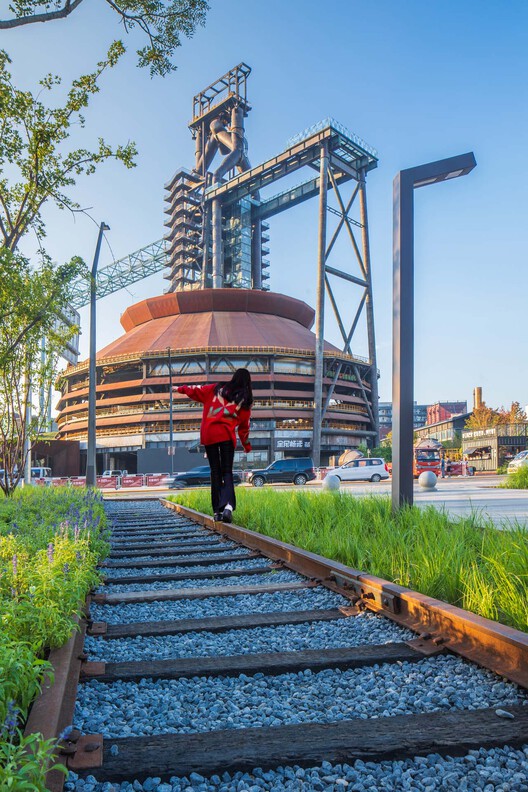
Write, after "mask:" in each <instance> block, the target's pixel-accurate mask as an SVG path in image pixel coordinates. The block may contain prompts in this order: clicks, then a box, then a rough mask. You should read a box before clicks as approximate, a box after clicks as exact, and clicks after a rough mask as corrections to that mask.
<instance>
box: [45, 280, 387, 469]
mask: <svg viewBox="0 0 528 792" xmlns="http://www.w3.org/2000/svg"><path fill="white" fill-rule="evenodd" d="M314 315H315V314H314V311H313V309H312V308H310V306H308V305H307V304H306V303H304V302H302V301H301V300H297V299H294V298H292V297H287V296H285V295H282V294H275V293H273V292H267V291H260V290H255V289H232V288H219V289H197V290H187V291H179V292H173V293H169V294H165V295H163V296H160V297H154V298H151V299H147V300H143V301H142V302H139V303H136V304H135V305H132V306H130V307H129V308H128V309H127V310H126V311H125V312H124V314H123V316H122V317H121V324H122V325H123V327H124V330H125V333H124V335H122V336H121V337H120V338H118V339H116V340H115V341H113V342H112V343H111V344H109V345H108V346H106V347H105V348H104V349H102V350H101V351H100V352H99V353H98V355H97V388H96V394H97V396H96V418H97V460H98V461H97V468H98V469H99V470H102V469H108V468H116V469H120V468H126V469H127V470H128V471H129V472H135V471H137V472H152V471H160V472H161V471H165V470H168V468H169V464H168V456H167V450H168V447H169V441H170V395H169V394H170V383H171V379H172V384H173V385H179V384H202V383H206V382H219V381H220V382H221V381H226V380H228V379H229V378H230V376H231V374H232V373H233V371H234V370H235V369H237V368H241V367H244V368H247V369H249V371H250V372H251V376H252V380H253V396H254V405H253V410H252V422H251V436H250V438H251V443H252V447H253V451H252V452H251V453H250V454H249V455H248V456H247V457H246V455H245V454H244V453H243V452H242V451H241V450H240V452H237V454H236V456H235V465H236V466H237V467H243V466H247V467H261V466H264V465H266V464H268V463H269V462H271V461H273V459H275V458H280V457H281V456H284V455H286V456H289V457H291V456H309V455H310V452H311V448H312V433H313V413H314V375H315V335H314V333H312V332H311V329H310V328H311V327H312V325H313V322H314ZM169 361H170V368H171V372H170V370H169ZM369 370H370V369H369V363H368V361H366V360H364V359H361V358H358V357H352V356H350V355H347V354H344V353H343V352H341V351H340V350H339V349H337V348H336V347H334V346H333V345H332V344H329V343H325V351H324V379H323V404H324V403H325V400H327V395H328V392H329V389H330V388H331V387H332V384H333V383H334V382H335V386H334V388H333V391H332V392H331V398H330V400H328V404H327V407H326V411H325V413H324V417H323V423H322V434H321V464H327V463H328V461H329V458H330V457H331V456H338V455H340V454H341V453H342V452H343V451H344V450H345V449H347V448H351V447H355V446H358V445H359V444H360V443H362V442H365V441H366V439H367V438H369V437H371V436H373V435H374V431H373V426H372V422H371V419H370V416H369V413H370V385H369V379H368V373H369ZM171 375H172V376H171ZM336 375H337V378H336ZM58 407H59V410H60V414H59V416H58V427H59V437H60V438H61V439H65V440H78V441H80V443H81V455H82V454H83V450H84V455H85V454H86V442H87V432H88V361H87V360H86V361H83V362H81V363H79V364H78V365H76V366H70V367H69V368H68V369H67V370H66V371H65V373H64V377H63V390H62V397H61V400H60V402H59V405H58ZM201 411H202V407H201V405H200V404H195V403H192V402H190V401H189V400H188V399H187V398H185V397H184V396H181V395H180V394H177V393H175V394H174V396H173V410H172V414H173V445H174V446H175V460H174V469H175V470H176V469H184V468H186V467H191V466H192V465H191V464H189V460H187V461H185V456H186V455H187V454H188V452H189V450H197V449H198V446H199V432H200V418H201ZM194 460H195V462H194V464H201V462H200V457H198V456H194Z"/></svg>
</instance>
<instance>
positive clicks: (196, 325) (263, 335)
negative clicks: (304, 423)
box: [97, 289, 339, 360]
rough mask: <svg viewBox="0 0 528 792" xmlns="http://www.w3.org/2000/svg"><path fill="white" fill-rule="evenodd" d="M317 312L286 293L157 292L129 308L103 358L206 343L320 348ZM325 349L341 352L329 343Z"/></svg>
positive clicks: (228, 345) (199, 345)
mask: <svg viewBox="0 0 528 792" xmlns="http://www.w3.org/2000/svg"><path fill="white" fill-rule="evenodd" d="M313 319H314V311H313V309H312V308H310V306H309V305H307V304H306V303H304V302H302V301H301V300H296V299H294V298H293V297H287V296H285V295H283V294H274V293H272V292H262V291H257V290H251V289H200V290H196V291H187V292H177V293H172V294H165V295H162V296H160V297H154V298H151V299H148V300H143V301H142V302H139V303H136V304H135V305H132V306H130V308H127V310H126V311H125V313H124V314H123V316H122V317H121V324H122V325H123V327H124V328H125V330H126V331H127V332H126V333H125V334H124V335H123V336H121V337H120V338H118V339H116V340H115V341H113V342H112V343H111V344H109V345H108V346H106V347H104V349H102V350H101V351H100V352H98V354H97V359H98V360H100V359H101V358H105V357H113V356H116V355H127V354H131V353H134V352H135V353H140V352H141V353H143V352H161V351H165V350H166V349H167V348H168V347H170V348H171V349H172V350H173V352H174V353H178V352H179V351H184V350H186V349H191V348H194V349H196V348H204V347H213V348H214V347H246V346H247V347H283V348H284V347H288V348H291V349H299V350H307V351H309V352H314V351H315V335H314V333H312V332H311V331H310V329H309V328H310V327H311V326H312V324H313ZM325 350H326V351H328V352H336V353H338V354H339V350H338V349H337V347H334V346H333V345H332V344H328V343H325Z"/></svg>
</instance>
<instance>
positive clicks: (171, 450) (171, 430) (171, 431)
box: [167, 347, 174, 476]
mask: <svg viewBox="0 0 528 792" xmlns="http://www.w3.org/2000/svg"><path fill="white" fill-rule="evenodd" d="M167 352H168V353H169V457H170V473H171V476H172V475H173V473H174V442H173V441H174V421H173V412H172V411H173V398H172V356H171V348H170V347H167Z"/></svg>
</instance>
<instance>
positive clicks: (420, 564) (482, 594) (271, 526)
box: [171, 489, 528, 631]
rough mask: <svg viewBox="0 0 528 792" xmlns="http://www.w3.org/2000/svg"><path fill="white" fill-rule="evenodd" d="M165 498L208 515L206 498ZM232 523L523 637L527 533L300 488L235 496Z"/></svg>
mask: <svg viewBox="0 0 528 792" xmlns="http://www.w3.org/2000/svg"><path fill="white" fill-rule="evenodd" d="M171 500H173V501H175V502H177V503H181V504H182V505H184V506H188V507H189V508H193V509H196V510H197V511H201V512H204V513H206V514H211V507H210V495H209V493H208V492H206V491H199V490H194V491H189V492H182V493H178V495H174V496H171ZM235 515H236V516H235V521H236V522H237V523H238V524H240V525H243V526H244V527H246V528H249V529H251V530H253V531H258V532H259V533H263V534H266V535H267V536H272V537H274V538H276V539H280V540H282V541H284V542H290V543H292V544H295V545H297V546H298V547H302V548H303V549H305V550H310V551H311V552H314V553H319V554H320V555H323V556H326V557H327V558H332V559H335V560H336V561H341V562H342V563H343V564H346V565H347V566H350V567H353V568H354V569H357V570H361V571H363V572H369V573H371V574H373V575H378V576H379V577H381V578H385V579H386V580H390V581H392V582H394V583H398V584H399V585H401V586H405V587H407V588H410V589H413V590H415V591H419V592H421V593H422V594H426V595H429V596H431V597H435V598H437V599H441V600H444V601H445V602H449V603H451V604H453V605H457V606H459V607H461V608H464V609H466V610H470V611H472V612H473V613H477V614H480V615H482V616H485V617H487V618H490V619H494V620H495V621H500V622H501V623H503V624H507V625H510V626H512V627H516V628H517V629H520V630H524V631H528V533H527V532H526V530H525V529H524V527H523V526H520V525H518V524H513V525H511V526H510V528H509V530H498V529H497V528H496V527H495V526H494V525H493V523H492V521H491V520H490V519H488V518H486V517H484V516H483V515H481V514H479V513H476V512H475V513H474V514H472V515H471V516H469V517H459V518H453V517H450V516H449V515H448V514H446V513H445V512H443V511H438V510H436V509H435V508H434V507H433V506H429V507H427V508H424V509H419V508H418V507H416V506H413V507H410V508H405V509H402V510H401V511H400V512H399V513H398V514H397V515H393V514H392V510H391V502H390V498H387V497H380V496H377V497H376V496H373V497H369V498H354V497H353V496H351V495H349V494H347V493H330V492H328V493H326V492H319V491H313V492H309V491H306V490H300V491H297V490H295V491H291V490H282V491H280V490H272V489H264V490H244V489H239V490H238V491H237V509H236V513H235Z"/></svg>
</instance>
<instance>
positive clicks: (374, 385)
mask: <svg viewBox="0 0 528 792" xmlns="http://www.w3.org/2000/svg"><path fill="white" fill-rule="evenodd" d="M365 177H366V174H365V172H364V171H363V172H362V173H361V181H360V183H359V213H360V221H361V226H362V227H361V238H362V241H363V264H364V267H365V275H366V280H367V283H368V286H367V296H366V303H365V310H366V315H367V337H368V347H369V358H370V366H371V368H370V372H371V373H370V400H371V405H372V415H373V416H374V424H373V427H372V428H373V429H374V431H375V432H376V436H375V438H374V445H375V446H377V445H378V443H379V412H378V365H377V359H376V335H375V332H374V305H373V297H372V274H371V270H370V240H369V233H368V214H367V189H366V185H365Z"/></svg>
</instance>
